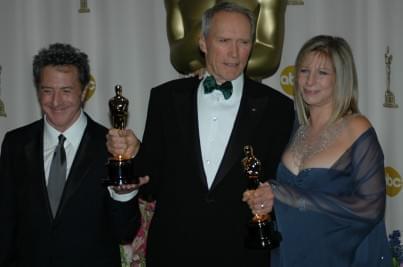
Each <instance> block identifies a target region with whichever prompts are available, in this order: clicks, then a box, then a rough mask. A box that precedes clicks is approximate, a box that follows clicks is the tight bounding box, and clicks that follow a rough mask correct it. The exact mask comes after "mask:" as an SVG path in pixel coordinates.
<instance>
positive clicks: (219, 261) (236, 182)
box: [107, 3, 294, 267]
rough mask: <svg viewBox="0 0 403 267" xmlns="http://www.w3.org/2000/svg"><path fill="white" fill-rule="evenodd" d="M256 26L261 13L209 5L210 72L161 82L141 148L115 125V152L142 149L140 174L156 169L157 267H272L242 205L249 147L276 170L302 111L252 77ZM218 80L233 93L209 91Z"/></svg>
mask: <svg viewBox="0 0 403 267" xmlns="http://www.w3.org/2000/svg"><path fill="white" fill-rule="evenodd" d="M254 28H255V27H254V18H253V14H252V13H251V12H250V11H249V10H247V9H244V8H241V7H239V6H238V5H236V4H229V3H221V4H218V5H216V6H214V7H212V8H211V9H209V10H207V11H206V12H205V13H204V15H203V22H202V31H203V35H202V36H201V38H200V43H199V44H200V49H201V51H202V52H203V53H204V54H205V59H206V71H207V75H205V77H204V78H203V79H202V81H201V82H200V80H198V79H197V78H185V79H179V80H174V81H171V82H168V83H165V84H163V85H161V86H158V87H156V88H153V89H152V91H151V96H150V102H149V107H148V115H147V122H146V128H145V132H144V136H143V142H142V144H141V147H140V143H139V141H138V140H137V138H136V137H135V136H134V134H133V132H132V131H130V130H126V131H125V132H123V133H122V132H121V131H120V132H119V131H118V130H116V129H111V130H110V131H109V135H108V137H107V139H108V142H107V146H108V149H109V151H110V152H111V153H113V154H121V153H124V151H126V153H127V155H126V156H129V155H132V156H133V155H135V158H134V161H135V168H136V171H138V172H139V174H140V175H149V176H150V182H149V184H148V185H146V186H143V187H142V188H141V189H140V190H141V191H143V190H146V191H148V192H151V194H152V195H153V197H154V198H155V200H156V209H155V214H154V217H153V219H152V221H151V226H150V229H149V236H148V243H147V254H146V255H147V256H146V258H147V267H155V266H158V267H159V266H209V267H211V266H231V267H233V266H240V267H241V266H242V267H245V266H248V267H254V266H262V267H263V266H264V267H267V266H269V252H268V251H267V250H260V251H259V250H249V249H246V248H245V246H244V238H245V235H246V230H247V227H246V225H247V222H248V221H249V219H251V217H252V214H251V210H250V209H249V208H248V206H247V205H246V204H245V203H243V202H242V193H243V192H244V191H245V190H246V188H247V178H246V177H245V175H244V171H243V169H242V165H241V160H242V158H243V157H244V155H243V147H244V146H245V145H252V146H253V148H254V150H255V155H256V157H257V158H259V159H260V160H261V162H262V165H263V168H264V173H265V177H274V175H275V170H276V168H277V164H278V162H279V159H280V156H281V153H282V150H283V149H284V147H285V145H286V144H287V142H288V138H289V135H290V132H291V129H292V125H293V120H294V111H293V104H292V101H291V100H289V99H288V98H287V97H285V96H283V95H282V94H281V93H279V92H277V91H275V90H274V89H272V88H269V87H268V86H265V85H263V84H261V83H258V82H255V81H252V80H250V79H248V78H247V77H245V76H244V75H243V71H244V69H245V66H246V64H247V62H248V58H249V55H250V52H251V47H252V44H253V36H254ZM211 77H213V78H214V79H215V80H216V82H217V83H218V84H221V85H224V87H226V88H223V89H222V90H223V92H221V91H219V90H209V89H208V88H209V84H211V83H214V81H213V79H212V78H211ZM228 82H230V83H231V84H232V88H231V84H230V85H228ZM127 146H130V149H128V148H127ZM139 147H140V148H139ZM138 149H139V150H138ZM137 151H138V153H137V154H136V152H137Z"/></svg>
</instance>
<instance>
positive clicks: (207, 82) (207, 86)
mask: <svg viewBox="0 0 403 267" xmlns="http://www.w3.org/2000/svg"><path fill="white" fill-rule="evenodd" d="M203 86H204V93H205V94H209V93H211V92H213V91H214V90H219V91H221V92H222V94H223V95H224V98H225V99H228V98H230V97H231V95H232V83H231V82H230V81H226V82H225V83H223V84H221V85H218V84H217V82H216V81H215V79H214V77H213V76H208V77H207V78H206V79H204V81H203Z"/></svg>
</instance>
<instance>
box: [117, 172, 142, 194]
mask: <svg viewBox="0 0 403 267" xmlns="http://www.w3.org/2000/svg"><path fill="white" fill-rule="evenodd" d="M149 180H150V177H149V176H143V177H140V178H139V183H138V184H124V185H118V186H111V187H110V188H111V189H112V190H113V191H115V193H116V194H127V193H130V192H133V191H134V190H137V189H139V188H140V187H141V186H142V185H144V184H146V183H148V181H149Z"/></svg>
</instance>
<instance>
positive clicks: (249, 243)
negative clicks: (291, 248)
mask: <svg viewBox="0 0 403 267" xmlns="http://www.w3.org/2000/svg"><path fill="white" fill-rule="evenodd" d="M244 153H245V158H243V159H242V165H243V168H244V171H245V174H246V177H247V179H248V190H255V189H257V188H258V187H259V184H260V182H261V180H260V179H261V178H260V175H261V169H262V164H261V162H260V161H259V160H258V159H257V158H256V157H255V155H254V154H253V148H252V146H250V145H247V146H245V147H244ZM280 241H281V234H280V233H279V232H278V231H277V230H276V225H275V221H274V220H272V217H271V214H264V215H258V214H254V215H253V217H252V219H251V220H250V221H249V223H248V233H247V236H246V239H245V245H246V247H248V248H253V249H273V248H276V247H278V245H279V244H280Z"/></svg>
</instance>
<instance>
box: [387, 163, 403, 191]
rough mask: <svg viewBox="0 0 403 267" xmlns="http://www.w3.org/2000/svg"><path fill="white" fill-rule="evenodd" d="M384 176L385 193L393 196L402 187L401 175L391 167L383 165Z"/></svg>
mask: <svg viewBox="0 0 403 267" xmlns="http://www.w3.org/2000/svg"><path fill="white" fill-rule="evenodd" d="M385 177H386V194H388V196H390V197H394V196H396V195H397V194H399V192H400V190H401V189H402V177H400V174H399V173H398V172H397V171H396V170H395V169H393V168H392V167H389V166H388V167H385Z"/></svg>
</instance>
